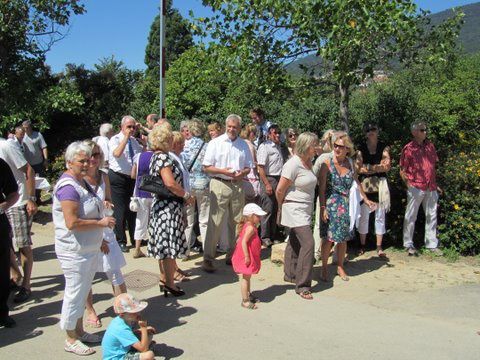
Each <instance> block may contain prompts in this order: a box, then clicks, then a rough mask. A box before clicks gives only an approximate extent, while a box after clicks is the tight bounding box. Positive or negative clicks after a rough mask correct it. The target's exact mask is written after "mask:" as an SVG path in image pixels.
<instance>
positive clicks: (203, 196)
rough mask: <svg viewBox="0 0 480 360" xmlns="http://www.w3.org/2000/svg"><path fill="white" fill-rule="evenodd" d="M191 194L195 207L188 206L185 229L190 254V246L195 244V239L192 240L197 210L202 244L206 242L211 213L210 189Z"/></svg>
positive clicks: (193, 191) (195, 191) (194, 191)
mask: <svg viewBox="0 0 480 360" xmlns="http://www.w3.org/2000/svg"><path fill="white" fill-rule="evenodd" d="M191 194H192V196H194V197H195V206H187V227H186V228H185V238H186V239H187V242H188V252H190V246H191V245H193V244H194V243H195V239H192V237H193V236H192V235H193V226H194V225H195V208H198V225H199V227H200V237H201V239H202V243H203V242H204V241H205V236H206V235H207V226H208V216H209V213H210V194H209V189H208V188H206V189H204V190H195V189H193V190H192V192H191Z"/></svg>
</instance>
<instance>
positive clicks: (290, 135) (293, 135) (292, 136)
mask: <svg viewBox="0 0 480 360" xmlns="http://www.w3.org/2000/svg"><path fill="white" fill-rule="evenodd" d="M288 137H289V138H294V137H297V134H288Z"/></svg>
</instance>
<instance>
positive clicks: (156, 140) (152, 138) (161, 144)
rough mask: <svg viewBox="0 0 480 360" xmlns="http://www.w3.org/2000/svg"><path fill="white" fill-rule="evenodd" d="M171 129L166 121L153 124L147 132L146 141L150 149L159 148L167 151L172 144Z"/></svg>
mask: <svg viewBox="0 0 480 360" xmlns="http://www.w3.org/2000/svg"><path fill="white" fill-rule="evenodd" d="M172 138H173V135H172V130H171V127H170V125H167V123H165V124H162V125H157V126H155V127H154V128H153V129H152V131H151V132H150V133H149V134H148V142H149V144H150V149H151V150H153V151H157V150H160V151H162V152H164V153H168V152H169V151H170V149H171V146H172V144H171V143H172Z"/></svg>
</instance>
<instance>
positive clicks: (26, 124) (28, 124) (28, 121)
mask: <svg viewBox="0 0 480 360" xmlns="http://www.w3.org/2000/svg"><path fill="white" fill-rule="evenodd" d="M22 126H32V122H31V121H30V120H25V121H24V122H22Z"/></svg>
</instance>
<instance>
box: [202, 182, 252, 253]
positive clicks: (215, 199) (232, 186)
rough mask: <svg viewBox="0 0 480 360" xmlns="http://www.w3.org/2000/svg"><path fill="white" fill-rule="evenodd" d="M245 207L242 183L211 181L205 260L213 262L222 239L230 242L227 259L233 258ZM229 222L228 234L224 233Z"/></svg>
mask: <svg viewBox="0 0 480 360" xmlns="http://www.w3.org/2000/svg"><path fill="white" fill-rule="evenodd" d="M244 205H245V195H244V193H243V188H242V182H241V181H237V182H227V181H221V180H217V179H215V178H212V180H211V181H210V218H209V219H208V228H207V235H206V236H205V242H204V244H203V258H204V260H208V261H212V260H213V259H215V253H216V248H217V244H218V241H219V240H220V237H226V238H227V241H228V249H227V257H231V256H232V252H233V249H234V248H235V240H236V238H237V235H238V233H237V224H238V223H239V222H240V219H241V218H242V210H243V206H244ZM225 221H226V222H227V228H228V231H227V233H226V234H225V233H222V228H223V227H222V223H223V222H225Z"/></svg>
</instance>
